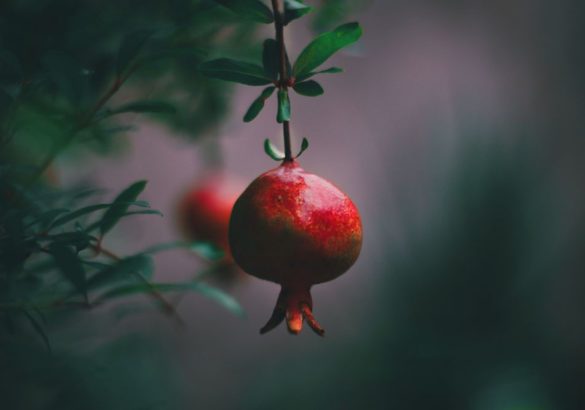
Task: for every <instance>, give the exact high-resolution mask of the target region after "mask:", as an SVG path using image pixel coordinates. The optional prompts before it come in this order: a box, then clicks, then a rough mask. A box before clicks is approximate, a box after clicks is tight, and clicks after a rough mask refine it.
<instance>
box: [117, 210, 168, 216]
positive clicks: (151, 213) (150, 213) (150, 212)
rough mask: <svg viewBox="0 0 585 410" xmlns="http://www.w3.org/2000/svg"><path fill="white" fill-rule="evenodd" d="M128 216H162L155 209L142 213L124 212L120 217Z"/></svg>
mask: <svg viewBox="0 0 585 410" xmlns="http://www.w3.org/2000/svg"><path fill="white" fill-rule="evenodd" d="M130 215H158V216H164V215H163V213H162V212H161V211H158V210H156V209H145V210H143V211H130V212H124V214H123V215H122V216H123V217H124V216H130Z"/></svg>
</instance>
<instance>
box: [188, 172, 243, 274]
mask: <svg viewBox="0 0 585 410" xmlns="http://www.w3.org/2000/svg"><path fill="white" fill-rule="evenodd" d="M243 190H244V184H243V183H242V182H241V181H239V180H238V179H237V178H235V177H233V176H230V175H226V174H223V173H216V174H212V175H209V176H207V177H205V178H203V179H202V180H200V181H198V182H196V183H195V184H193V186H192V187H191V188H190V189H189V190H188V191H187V192H186V193H185V194H183V196H182V197H181V199H180V201H179V206H178V226H179V229H180V231H181V233H182V234H183V235H184V236H185V237H186V238H187V239H188V240H194V241H205V242H211V243H212V244H214V245H215V246H217V247H218V248H220V249H221V250H222V251H223V252H224V253H225V256H224V258H223V262H225V263H229V264H231V263H232V256H231V252H230V247H229V241H228V226H229V221H230V215H231V212H232V208H233V206H234V203H235V202H236V199H237V198H238V196H239V195H240V193H241V192H242V191H243Z"/></svg>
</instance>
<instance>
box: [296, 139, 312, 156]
mask: <svg viewBox="0 0 585 410" xmlns="http://www.w3.org/2000/svg"><path fill="white" fill-rule="evenodd" d="M307 148H309V140H308V139H306V138H303V142H302V143H301V150H300V151H299V153H298V154H297V156H296V157H295V158H298V157H300V156H301V154H302V153H303V152H305V150H306V149H307Z"/></svg>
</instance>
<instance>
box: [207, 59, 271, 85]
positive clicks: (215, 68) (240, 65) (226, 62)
mask: <svg viewBox="0 0 585 410" xmlns="http://www.w3.org/2000/svg"><path fill="white" fill-rule="evenodd" d="M199 70H200V71H201V72H202V73H203V74H204V75H206V76H208V77H211V78H217V79H219V80H224V81H233V82H236V83H241V84H246V85H266V84H270V83H271V82H272V79H271V78H270V77H268V76H267V75H266V73H265V72H264V69H263V68H262V67H260V66H259V65H257V64H253V63H247V62H244V61H238V60H233V59H230V58H218V59H217V60H211V61H207V62H205V63H203V64H201V65H200V66H199Z"/></svg>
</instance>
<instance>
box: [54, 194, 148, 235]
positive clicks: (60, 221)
mask: <svg viewBox="0 0 585 410" xmlns="http://www.w3.org/2000/svg"><path fill="white" fill-rule="evenodd" d="M127 204H128V205H134V206H141V207H144V208H148V207H149V206H150V204H149V203H148V202H147V201H130V202H128V203H127ZM112 205H113V203H111V204H96V205H89V206H86V207H84V208H80V209H77V210H76V211H73V212H71V213H70V214H68V215H64V216H62V217H60V218H58V219H56V220H55V221H53V223H52V224H51V225H50V228H51V229H52V228H55V227H57V226H60V225H64V224H66V223H68V222H71V221H73V220H75V219H77V218H79V217H82V216H84V215H87V214H90V213H93V212H96V211H100V210H102V209H106V208H109V207H111V206H112Z"/></svg>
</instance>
